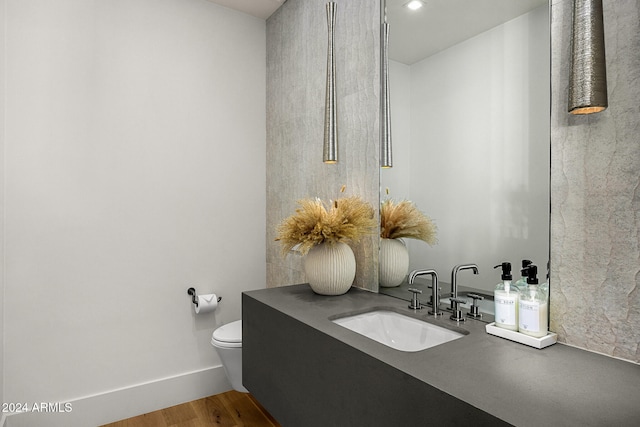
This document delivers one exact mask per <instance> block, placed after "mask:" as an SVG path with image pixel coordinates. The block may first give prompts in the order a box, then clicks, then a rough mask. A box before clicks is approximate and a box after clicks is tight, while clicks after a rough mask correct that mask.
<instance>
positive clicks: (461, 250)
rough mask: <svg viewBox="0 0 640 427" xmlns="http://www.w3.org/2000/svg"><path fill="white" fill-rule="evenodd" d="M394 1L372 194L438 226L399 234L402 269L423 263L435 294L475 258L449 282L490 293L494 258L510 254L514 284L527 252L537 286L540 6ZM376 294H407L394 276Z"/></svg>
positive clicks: (542, 216) (543, 20)
mask: <svg viewBox="0 0 640 427" xmlns="http://www.w3.org/2000/svg"><path fill="white" fill-rule="evenodd" d="M406 4H407V0H386V19H387V22H388V23H389V27H390V32H389V51H388V55H389V82H390V84H389V86H390V100H391V132H392V141H393V143H392V144H393V145H392V146H393V168H391V169H383V170H382V171H381V182H380V187H381V195H380V198H381V200H385V199H386V198H388V197H391V198H393V199H394V200H402V199H409V200H411V201H413V202H414V203H415V204H416V205H417V207H418V208H419V209H420V210H421V211H422V212H424V213H425V214H426V215H428V216H429V217H430V218H432V219H433V220H434V221H435V223H436V224H437V226H438V244H437V245H434V246H433V247H431V246H429V245H427V244H426V243H424V242H422V241H416V240H411V239H407V240H405V242H406V244H407V247H408V249H409V254H410V265H409V271H411V270H413V269H425V268H433V269H435V270H436V271H437V272H438V275H439V279H440V283H441V284H442V286H441V287H442V292H443V294H446V293H448V292H449V285H448V283H449V282H450V275H451V271H452V269H453V267H454V266H455V265H457V264H466V263H475V264H477V265H478V267H479V274H478V275H474V274H472V272H471V271H463V272H461V273H460V274H459V278H458V283H459V284H460V285H462V286H467V287H471V288H476V289H479V290H481V291H483V292H485V293H491V291H492V290H493V289H494V287H495V285H496V284H497V283H498V282H499V281H500V269H495V270H494V268H493V267H494V266H495V265H498V264H500V263H501V262H502V261H509V262H511V263H512V266H513V277H514V281H515V280H516V279H517V278H519V277H520V272H519V267H520V263H521V260H522V259H531V260H533V261H534V263H535V264H537V265H538V271H539V272H540V273H539V277H540V279H541V281H540V282H541V283H542V282H543V281H545V280H546V277H545V274H546V271H547V263H548V259H549V210H550V209H549V206H550V204H549V203H550V197H549V176H550V71H549V69H550V27H549V4H548V2H547V1H546V0H545V1H540V0H429V1H426V0H425V1H423V2H422V7H421V8H420V9H418V10H415V11H412V10H410V9H409V8H408V7H406ZM383 19H384V13H383ZM387 189H388V190H389V194H387V191H386V190H387ZM422 283H426V281H424V282H422ZM429 283H430V282H429ZM403 287H405V288H404V289H403ZM380 292H381V293H386V294H390V295H394V296H399V297H401V298H406V299H410V294H409V292H406V283H405V284H403V285H401V287H398V288H384V287H382V286H381V287H380ZM430 292H431V291H429V290H426V289H424V290H423V297H422V298H423V299H427V296H428V295H430Z"/></svg>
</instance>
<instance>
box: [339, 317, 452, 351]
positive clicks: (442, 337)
mask: <svg viewBox="0 0 640 427" xmlns="http://www.w3.org/2000/svg"><path fill="white" fill-rule="evenodd" d="M332 322H333V323H336V324H338V325H340V326H343V327H345V328H347V329H351V330H352V331H354V332H357V333H359V334H360V335H364V336H365V337H368V338H371V339H372V340H376V341H378V342H380V343H382V344H384V345H386V346H389V347H391V348H395V349H396V350H400V351H420V350H424V349H427V348H430V347H434V346H436V345H440V344H444V343H446V342H449V341H453V340H456V339H458V338H462V337H463V336H464V335H463V334H461V333H459V332H455V331H452V330H450V329H446V328H442V327H440V326H436V325H432V324H431V323H427V322H423V321H422V320H419V319H415V318H413V317H409V316H405V315H403V314H400V313H396V312H393V311H388V310H376V311H369V312H366V313H361V314H355V315H353V316H346V317H341V318H338V319H334V320H332Z"/></svg>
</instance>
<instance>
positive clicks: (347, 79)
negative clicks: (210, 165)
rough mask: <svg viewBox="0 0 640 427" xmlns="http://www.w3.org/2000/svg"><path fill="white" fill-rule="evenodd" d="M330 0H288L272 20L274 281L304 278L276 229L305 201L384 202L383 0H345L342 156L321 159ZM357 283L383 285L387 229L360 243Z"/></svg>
mask: <svg viewBox="0 0 640 427" xmlns="http://www.w3.org/2000/svg"><path fill="white" fill-rule="evenodd" d="M325 5H326V1H325V0H288V1H287V2H286V3H285V4H284V5H283V6H282V7H280V9H278V10H277V11H276V12H275V13H274V14H273V15H272V16H271V17H270V18H269V19H268V20H267V177H266V183H267V212H266V216H267V219H266V220H267V224H266V227H267V286H268V287H274V286H281V285H290V284H295V283H304V281H305V278H304V273H303V270H302V259H301V258H300V257H299V256H295V255H289V256H287V257H286V258H284V257H283V256H282V255H281V248H280V244H279V243H278V242H275V241H274V239H275V237H276V232H275V229H276V227H277V225H278V224H279V223H280V222H281V221H282V220H283V219H284V218H286V217H287V216H289V215H291V214H292V213H293V212H294V211H295V208H296V200H298V199H302V198H306V197H320V198H322V199H324V200H328V199H335V198H336V197H338V196H339V194H340V193H339V192H340V188H341V187H342V185H346V186H347V189H346V193H345V194H347V195H353V194H357V195H360V196H361V197H363V198H364V199H365V200H367V201H369V202H370V203H371V204H372V205H373V207H374V208H376V212H377V211H378V209H377V208H378V203H379V175H380V172H379V171H380V169H379V152H378V147H379V145H378V140H379V102H380V101H379V94H380V71H379V70H380V59H379V51H380V36H379V35H380V3H379V0H374V1H372V0H349V1H339V2H337V12H336V24H335V55H336V68H337V70H336V73H337V76H336V80H337V83H336V84H337V98H338V100H337V108H338V139H339V148H338V155H339V163H338V164H335V165H325V164H323V163H322V142H323V132H324V130H323V129H324V128H323V124H324V99H325V78H326V58H327V19H326V9H325ZM354 252H355V254H356V262H357V271H356V280H355V283H354V285H355V286H357V287H361V288H366V289H370V290H374V291H376V290H377V287H378V285H377V283H378V268H377V260H378V236H371V237H370V238H367V239H365V240H364V241H362V242H361V243H360V244H358V245H357V246H354Z"/></svg>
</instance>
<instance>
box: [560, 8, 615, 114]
mask: <svg viewBox="0 0 640 427" xmlns="http://www.w3.org/2000/svg"><path fill="white" fill-rule="evenodd" d="M607 106H608V100H607V67H606V59H605V51H604V22H603V16H602V0H573V33H572V36H571V75H570V80H569V108H568V110H569V112H570V113H571V114H592V113H599V112H600V111H604V110H605V109H606V108H607Z"/></svg>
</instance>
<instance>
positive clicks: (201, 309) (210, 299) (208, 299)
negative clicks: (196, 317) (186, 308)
mask: <svg viewBox="0 0 640 427" xmlns="http://www.w3.org/2000/svg"><path fill="white" fill-rule="evenodd" d="M216 307H218V296H217V295H216V294H207V295H198V305H195V304H194V310H195V311H196V314H200V313H209V312H211V311H213V310H215V309H216Z"/></svg>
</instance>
